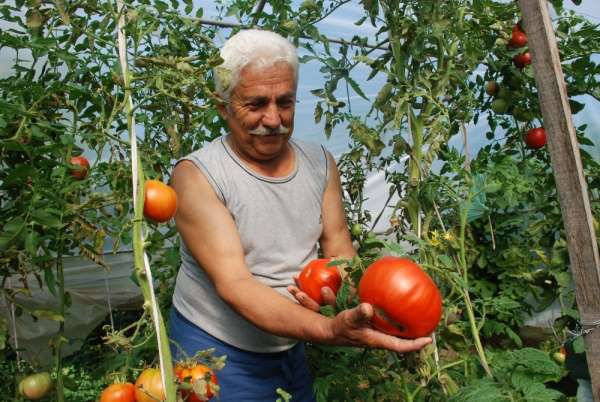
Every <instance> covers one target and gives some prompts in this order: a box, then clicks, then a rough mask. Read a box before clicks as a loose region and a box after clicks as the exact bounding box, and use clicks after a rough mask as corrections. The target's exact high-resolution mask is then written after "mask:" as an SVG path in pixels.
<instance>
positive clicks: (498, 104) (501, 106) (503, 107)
mask: <svg viewBox="0 0 600 402" xmlns="http://www.w3.org/2000/svg"><path fill="white" fill-rule="evenodd" d="M492 110H493V111H494V113H497V114H502V113H506V111H507V110H508V103H506V101H505V100H504V99H494V101H493V102H492Z"/></svg>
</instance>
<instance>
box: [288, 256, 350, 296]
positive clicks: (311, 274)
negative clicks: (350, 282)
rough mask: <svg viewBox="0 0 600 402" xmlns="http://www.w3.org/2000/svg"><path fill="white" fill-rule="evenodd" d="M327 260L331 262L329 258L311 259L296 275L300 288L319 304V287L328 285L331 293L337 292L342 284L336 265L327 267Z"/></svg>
mask: <svg viewBox="0 0 600 402" xmlns="http://www.w3.org/2000/svg"><path fill="white" fill-rule="evenodd" d="M329 262H331V258H318V259H316V260H312V261H311V262H309V263H308V264H307V265H306V266H305V267H304V269H303V270H302V272H300V276H299V277H298V286H299V287H300V290H301V291H303V292H304V293H306V294H307V295H308V296H309V297H310V298H311V299H313V300H314V301H316V302H317V303H319V304H323V295H322V294H321V288H323V287H325V286H326V287H329V288H331V290H333V293H336V294H337V291H338V290H339V289H340V286H341V285H342V277H341V276H340V273H339V271H338V269H337V267H335V266H330V267H328V266H327V264H328V263H329Z"/></svg>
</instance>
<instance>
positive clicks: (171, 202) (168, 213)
mask: <svg viewBox="0 0 600 402" xmlns="http://www.w3.org/2000/svg"><path fill="white" fill-rule="evenodd" d="M175 211H177V193H175V190H173V189H172V188H171V187H170V186H168V185H166V184H164V183H163V182H161V181H158V180H148V181H146V185H145V188H144V216H145V217H146V218H148V219H150V220H152V221H154V222H166V221H168V220H169V219H171V218H172V217H173V216H174V215H175Z"/></svg>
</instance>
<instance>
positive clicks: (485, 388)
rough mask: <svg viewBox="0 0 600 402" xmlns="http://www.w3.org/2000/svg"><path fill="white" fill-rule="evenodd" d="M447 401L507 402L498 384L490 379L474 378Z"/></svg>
mask: <svg viewBox="0 0 600 402" xmlns="http://www.w3.org/2000/svg"><path fill="white" fill-rule="evenodd" d="M448 401H449V402H507V401H508V399H507V398H506V396H504V393H503V392H502V390H501V389H500V388H499V387H498V385H497V384H496V383H495V382H494V381H492V380H490V379H487V378H486V379H481V380H476V381H474V382H473V383H472V384H470V385H468V386H466V387H464V388H463V389H461V390H460V392H459V393H458V394H456V395H454V396H453V397H452V398H450V399H449V400H448Z"/></svg>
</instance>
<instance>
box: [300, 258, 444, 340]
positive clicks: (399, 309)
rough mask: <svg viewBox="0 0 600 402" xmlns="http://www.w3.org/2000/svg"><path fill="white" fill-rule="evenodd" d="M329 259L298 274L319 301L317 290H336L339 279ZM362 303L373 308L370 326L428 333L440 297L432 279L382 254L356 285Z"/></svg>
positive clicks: (315, 262) (401, 260)
mask: <svg viewBox="0 0 600 402" xmlns="http://www.w3.org/2000/svg"><path fill="white" fill-rule="evenodd" d="M330 262H331V259H329V258H322V259H316V260H313V261H311V262H310V263H309V264H308V265H307V266H306V267H304V269H303V270H302V272H301V273H300V276H299V278H298V285H299V287H300V290H302V291H303V292H305V293H306V294H308V295H309V296H310V297H311V298H312V299H313V300H315V301H316V302H318V303H319V304H322V303H323V296H322V295H321V289H322V288H323V287H325V286H327V287H330V288H331V289H332V290H333V291H334V293H337V291H338V290H339V288H340V286H341V282H342V278H341V276H340V274H339V272H338V270H337V268H336V267H335V266H329V265H328V264H329V263H330ZM358 295H359V298H360V300H361V301H362V302H365V303H369V304H371V305H372V306H373V308H374V310H375V315H374V317H373V320H372V322H371V323H372V325H373V326H374V327H375V328H377V329H378V330H380V331H382V332H385V333H387V334H390V335H394V336H399V337H402V338H410V339H413V338H419V337H422V336H427V335H429V334H431V332H433V331H434V330H435V328H436V327H437V325H438V323H439V322H440V319H441V317H442V296H441V294H440V291H439V289H438V288H437V286H436V285H435V283H434V282H433V280H432V279H431V278H430V277H429V275H427V273H425V271H423V269H422V268H421V267H419V266H418V265H417V264H416V263H415V262H413V261H411V260H410V259H408V258H398V257H390V256H386V257H382V258H380V259H378V260H377V261H375V262H374V263H373V264H371V265H369V267H368V268H367V269H366V270H365V272H364V274H363V276H362V278H361V279H360V282H359V285H358Z"/></svg>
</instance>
